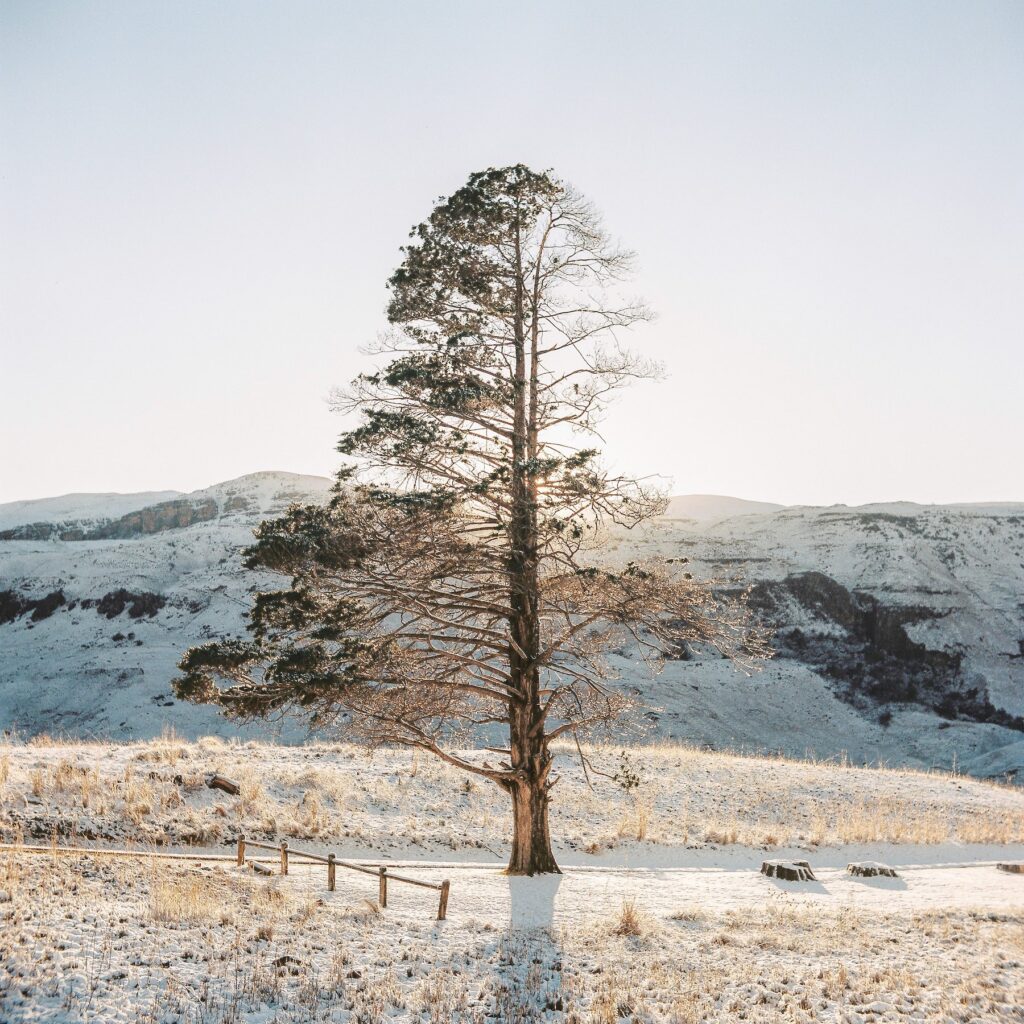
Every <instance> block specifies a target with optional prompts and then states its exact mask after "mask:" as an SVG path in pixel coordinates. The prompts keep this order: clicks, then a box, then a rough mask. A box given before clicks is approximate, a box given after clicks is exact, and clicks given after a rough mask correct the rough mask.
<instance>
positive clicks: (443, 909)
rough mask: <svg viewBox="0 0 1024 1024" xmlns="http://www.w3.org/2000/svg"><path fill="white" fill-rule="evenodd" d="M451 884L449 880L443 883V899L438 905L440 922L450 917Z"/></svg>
mask: <svg viewBox="0 0 1024 1024" xmlns="http://www.w3.org/2000/svg"><path fill="white" fill-rule="evenodd" d="M451 884H452V883H451V882H449V881H448V880H447V879H445V881H443V882H442V883H441V899H440V901H439V902H438V904H437V919H438V921H443V920H444V919H445V918H446V917H447V916H448V890H449V889H450V888H451Z"/></svg>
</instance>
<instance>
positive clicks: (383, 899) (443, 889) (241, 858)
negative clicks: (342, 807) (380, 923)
mask: <svg viewBox="0 0 1024 1024" xmlns="http://www.w3.org/2000/svg"><path fill="white" fill-rule="evenodd" d="M249 847H254V848H255V849H257V850H273V851H275V852H277V853H278V854H279V855H280V859H281V874H282V875H287V874H288V863H289V861H290V860H292V859H297V860H298V861H300V862H301V861H306V862H312V863H315V864H326V865H327V889H328V891H329V892H334V887H335V878H336V873H337V869H338V868H345V869H347V870H348V871H359V872H361V873H362V874H364V875H374V876H376V878H377V894H378V895H377V901H378V903H379V904H380V905H381V907H382V908H384V907H387V905H388V882H404V883H405V884H406V885H418V886H419V887H420V888H421V889H433V890H435V891H436V892H438V893H440V896H439V898H438V902H437V919H438V921H443V920H444V919H445V918H446V917H447V916H448V892H449V890H450V889H451V882H450V881H448V879H445V880H444V881H443V882H441V883H440V884H436V883H434V882H424V881H421V880H420V879H418V878H409V877H408V876H407V875H396V874H395V873H394V872H389V871H388V869H387V868H386V867H385V866H384V865H381V866H380V867H377V868H368V867H366V866H365V865H363V864H352V863H350V862H349V861H345V860H338V858H337V857H336V856H335V855H334V854H333V853H329V854H328V855H327V856H326V857H322V856H320V854H318V853H310V852H309V851H308V850H293V849H292V848H291V847H290V846H289V845H288V842H287V840H284V839H282V840H281V842H280V843H279V844H277V845H276V846H275V845H272V844H271V843H259V842H256V840H254V839H246V838H245V837H244V836H240V837H239V839H238V850H237V855H236V860H237V862H238V864H239V866H241V865H243V864H245V863H246V856H245V853H246V850H247V849H248V848H249ZM249 863H250V864H252V865H253V867H255V862H254V861H252V860H250V861H249Z"/></svg>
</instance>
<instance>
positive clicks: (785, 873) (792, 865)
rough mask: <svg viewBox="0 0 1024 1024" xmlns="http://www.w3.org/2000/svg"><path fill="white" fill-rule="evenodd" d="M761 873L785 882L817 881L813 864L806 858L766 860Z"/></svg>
mask: <svg viewBox="0 0 1024 1024" xmlns="http://www.w3.org/2000/svg"><path fill="white" fill-rule="evenodd" d="M761 874H762V875H767V876H768V877H769V878H780V879H782V881H784V882H816V881H817V879H816V878H815V877H814V872H813V871H812V870H811V865H810V864H808V863H807V861H805V860H766V861H765V862H764V863H763V864H762V865H761Z"/></svg>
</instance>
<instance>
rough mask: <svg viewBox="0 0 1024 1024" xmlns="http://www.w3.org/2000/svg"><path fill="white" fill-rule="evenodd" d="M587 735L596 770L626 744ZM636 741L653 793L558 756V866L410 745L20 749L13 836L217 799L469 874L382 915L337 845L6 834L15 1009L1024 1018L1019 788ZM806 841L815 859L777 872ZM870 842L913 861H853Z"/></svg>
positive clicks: (483, 794) (411, 866) (0, 931)
mask: <svg viewBox="0 0 1024 1024" xmlns="http://www.w3.org/2000/svg"><path fill="white" fill-rule="evenodd" d="M588 753H589V754H590V756H591V758H592V760H593V762H594V765H595V767H597V768H598V769H599V770H608V769H612V770H613V769H614V768H615V767H616V766H617V764H618V762H619V760H620V758H621V752H620V751H617V750H614V749H604V748H591V749H590V750H588ZM627 756H628V757H629V758H630V760H631V763H632V764H633V766H634V767H635V768H636V769H637V770H638V771H639V773H640V776H641V779H642V780H643V781H642V783H641V786H640V787H639V790H638V791H637V793H635V794H633V795H630V794H626V793H624V792H622V791H621V790H620V789H619V788H618V787H617V786H616V784H615V783H613V782H612V781H611V780H609V779H607V778H605V777H604V776H601V775H597V776H592V778H593V782H594V786H595V789H594V790H593V791H591V790H590V789H589V788H588V787H587V784H586V782H585V780H584V779H583V777H582V773H581V772H580V771H579V768H578V767H577V766H574V764H573V762H572V760H571V758H570V757H569V756H568V752H566V754H565V756H564V757H563V758H562V759H561V760H562V762H564V763H563V764H562V765H561V769H560V770H561V773H562V780H561V781H560V782H559V784H558V786H556V788H555V791H554V796H555V808H554V815H553V829H554V832H555V834H556V836H557V837H559V842H558V844H557V845H558V850H559V860H560V862H561V865H562V868H563V871H564V873H563V874H562V875H561V876H546V877H540V878H534V879H519V878H508V877H506V876H504V875H503V874H501V872H500V860H501V858H502V857H503V856H504V853H505V843H506V828H507V807H505V805H504V802H503V800H502V799H501V797H500V794H497V793H496V792H495V793H492V792H490V791H489V790H488V789H485V788H479V787H478V788H473V787H466V786H464V785H462V783H463V777H462V776H460V775H459V774H458V773H455V772H454V771H453V770H451V769H449V768H447V767H446V766H444V765H441V764H438V763H436V762H434V761H430V760H424V759H422V758H417V759H412V758H411V757H410V755H408V754H407V753H405V752H401V751H384V752H378V753H377V754H376V755H375V756H374V757H373V758H367V757H366V755H365V754H363V753H362V752H359V751H357V750H355V749H353V748H350V747H342V746H333V745H316V746H309V747H290V748H281V747H271V746H267V745H262V744H224V743H222V742H219V741H210V740H207V741H204V742H202V743H199V744H185V743H182V742H179V741H177V740H175V739H166V740H164V741H160V742H157V743H150V744H134V745H126V746H109V745H108V746H95V745H71V746H62V745H57V746H43V745H15V746H9V747H8V748H6V749H5V750H3V751H0V779H2V780H3V781H2V782H0V806H2V808H3V813H4V819H3V822H2V825H0V838H2V839H3V840H6V841H8V842H9V841H11V840H17V839H18V837H19V836H21V835H25V834H26V833H34V832H38V833H39V834H40V835H46V829H47V827H49V828H50V830H51V832H55V833H58V834H59V835H58V839H57V844H58V845H67V844H68V843H70V841H71V840H72V838H75V839H76V841H78V842H86V843H88V842H89V840H87V839H83V838H82V837H83V835H84V833H85V831H86V830H93V831H95V833H96V834H97V835H99V836H102V837H103V838H105V839H107V840H109V839H116V840H117V842H116V844H113V845H125V844H126V843H127V842H129V841H130V840H133V839H134V840H136V841H148V843H149V844H152V843H153V842H154V841H156V840H158V839H162V840H163V841H165V842H166V841H168V840H170V841H172V842H174V843H180V842H182V840H183V838H184V833H183V828H184V826H183V822H184V821H185V820H190V821H191V822H192V824H193V825H195V824H200V825H202V824H204V823H205V824H208V823H209V822H219V823H221V832H220V833H219V834H217V835H213V834H206V835H198V834H197V835H195V836H193V838H195V839H198V840H200V841H201V842H202V843H203V846H204V848H205V849H213V850H218V851H224V852H230V850H231V849H232V847H231V843H232V840H233V836H234V835H235V834H236V833H237V832H238V831H245V832H247V833H248V834H249V835H252V833H253V830H256V831H258V832H259V833H260V834H262V835H263V836H265V837H266V838H267V839H268V840H275V841H276V839H277V838H279V837H282V836H288V837H289V838H290V843H291V846H292V847H293V848H295V847H301V848H306V849H312V850H318V851H321V852H324V851H328V850H333V851H335V852H337V853H339V854H344V855H346V856H348V857H350V858H361V859H362V860H363V861H364V862H366V863H371V864H378V863H386V864H388V865H390V866H391V868H392V870H395V869H397V867H398V865H400V864H404V865H407V867H406V872H407V873H408V874H411V875H414V876H415V877H419V878H422V879H424V880H427V881H432V882H440V881H441V880H443V879H445V878H447V879H449V880H450V881H451V897H450V902H449V908H448V920H447V921H445V922H443V923H439V922H437V921H436V920H434V917H435V914H436V909H437V902H436V901H437V894H436V892H433V891H431V890H424V889H417V888H413V887H411V886H403V885H400V884H398V883H392V885H391V886H390V889H389V903H388V907H387V909H385V910H380V909H379V908H378V907H377V906H376V897H377V883H376V880H375V879H373V878H370V877H367V876H365V875H361V874H357V873H354V872H348V871H344V870H340V869H339V871H338V886H337V891H336V892H334V893H329V892H327V891H326V884H325V883H326V878H325V871H324V868H323V867H322V866H313V865H300V864H298V863H295V862H294V861H293V863H292V867H291V871H290V873H289V875H288V876H287V877H280V876H279V875H276V874H275V875H274V876H273V877H271V878H268V879H264V878H260V877H258V876H254V875H253V874H251V873H250V872H249V871H248V870H246V869H239V868H238V867H236V866H235V865H234V864H232V863H231V862H230V861H224V862H218V863H195V864H193V863H190V862H189V861H180V860H179V861H172V862H161V861H156V860H152V859H148V860H135V861H127V860H115V859H112V858H104V857H102V856H95V855H82V856H76V857H54V856H51V855H50V854H46V853H44V854H27V853H20V854H19V853H17V852H16V851H7V850H0V926H2V927H0V1019H2V1020H3V1021H5V1022H7V1021H10V1022H11V1024H14V1022H20V1021H43V1020H48V1021H57V1022H66V1021H79V1020H91V1021H103V1022H106V1021H124V1022H134V1021H147V1022H157V1021H160V1022H172V1021H183V1022H189V1024H198V1022H211V1024H212V1022H227V1021H232V1022H237V1021H252V1022H269V1021H279V1022H285V1021H296V1022H297V1021H314V1020H324V1021H328V1020H329V1021H346V1022H356V1021H359V1022H376V1021H380V1022H384V1021H402V1022H404V1021H431V1022H438V1024H441V1022H446V1021H467V1022H469V1021H472V1022H481V1024H482V1022H483V1021H485V1020H498V1021H530V1020H537V1021H550V1022H563V1021H564V1022H575V1024H583V1022H589V1021H595V1022H607V1024H614V1022H618V1021H639V1022H666V1024H668V1022H673V1024H675V1022H681V1021H702V1020H707V1021H723V1022H724V1021H734V1020H748V1021H765V1022H767V1021H780V1020H787V1021H788V1020H793V1021H850V1022H860V1021H863V1022H867V1021H887V1020H893V1021H894V1020H900V1021H944V1022H945V1021H964V1022H967V1021H989V1020H993V1021H994V1020H1007V1021H1010V1020H1018V1021H1019V1020H1021V1019H1022V1017H1024V1010H1022V1008H1024V875H1014V874H1008V873H1005V872H1002V871H998V870H997V869H996V867H995V862H996V861H1005V860H1016V859H1021V858H1022V856H1024V794H1022V793H1021V792H1020V791H1019V790H1018V789H1016V788H1012V787H1005V786H998V785H993V784H989V783H982V782H977V781H973V780H968V779H964V778H962V777H956V776H948V775H940V774H924V773H917V772H906V771H884V770H868V769H860V768H852V767H842V766H836V765H827V764H815V763H810V762H791V761H785V760H781V759H772V760H766V759H759V758H752V757H738V756H732V755H724V754H715V753H707V752H701V751H697V750H693V749H689V748H684V747H671V746H667V745H663V746H659V747H652V748H631V749H629V750H627ZM213 769H217V770H220V771H223V772H225V773H235V774H237V775H239V776H240V778H241V780H242V781H243V782H244V789H243V792H242V793H241V794H240V796H239V797H231V796H228V795H226V794H224V793H221V792H218V791H213V790H209V789H207V788H206V787H205V786H204V785H203V781H204V779H205V775H206V773H207V772H209V771H211V770H213ZM652 791H654V792H652ZM174 794H177V795H176V796H175V795H174ZM190 816H191V817H190ZM74 823H77V825H78V828H77V832H76V831H74V830H71V829H69V828H68V826H69V825H72V824H74ZM403 823H404V824H403ZM35 826H39V828H38V829H37V828H36V827H35ZM151 826H152V827H151ZM154 830H155V831H154ZM769 830H770V834H769ZM641 834H644V836H645V837H644V838H642V839H639V838H637V837H638V836H639V835H641ZM769 840H775V844H776V845H774V846H773V847H772V848H771V849H770V850H765V849H764V848H763V847H764V846H765V845H766V844H767V843H768V841H769ZM781 844H792V845H791V846H790V847H789V848H787V847H784V846H783V845H781ZM98 845H102V844H98ZM150 848H152V847H150ZM268 856H269V857H270V858H271V861H272V860H273V855H272V854H271V855H268ZM786 856H793V857H800V858H803V859H807V860H809V861H810V863H811V864H812V866H813V867H814V869H815V872H816V875H817V879H818V880H817V881H816V882H806V883H786V882H778V881H775V880H771V879H768V878H766V877H764V876H762V875H761V874H760V873H759V872H758V867H759V865H760V862H761V861H762V860H763V859H765V858H767V857H773V858H774V857H786ZM864 859H872V860H883V861H886V862H887V863H889V864H891V865H893V866H895V867H896V868H897V869H898V871H899V877H898V878H895V879H887V878H874V879H859V878H854V877H852V876H850V875H849V874H848V873H847V872H846V871H845V870H844V868H845V865H846V863H847V862H848V861H850V860H864Z"/></svg>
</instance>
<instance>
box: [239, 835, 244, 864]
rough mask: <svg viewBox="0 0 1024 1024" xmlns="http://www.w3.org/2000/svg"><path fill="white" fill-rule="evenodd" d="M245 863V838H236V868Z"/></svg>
mask: <svg viewBox="0 0 1024 1024" xmlns="http://www.w3.org/2000/svg"><path fill="white" fill-rule="evenodd" d="M244 863H245V836H239V837H238V866H239V867H241V866H242V865H243V864H244Z"/></svg>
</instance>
